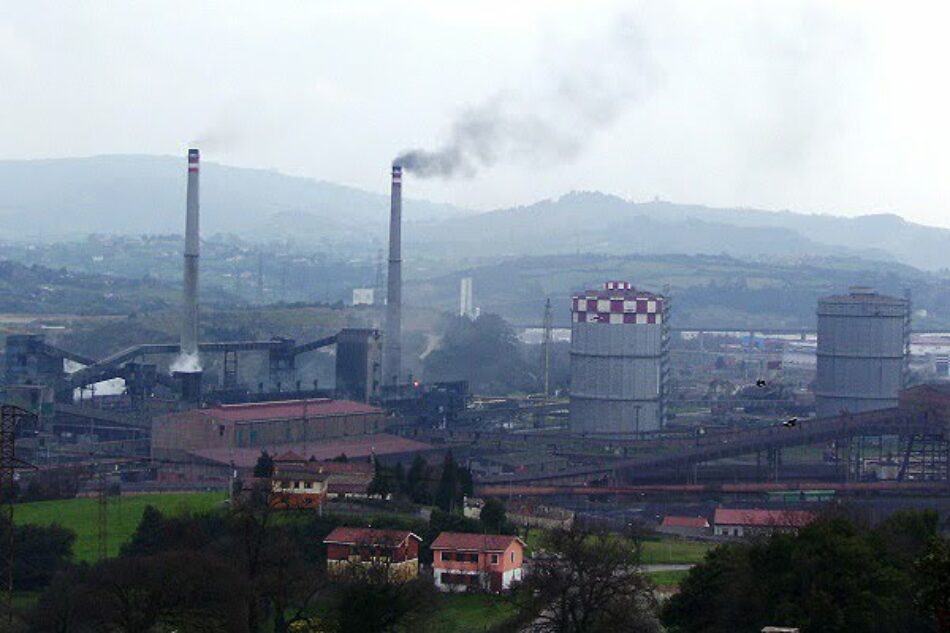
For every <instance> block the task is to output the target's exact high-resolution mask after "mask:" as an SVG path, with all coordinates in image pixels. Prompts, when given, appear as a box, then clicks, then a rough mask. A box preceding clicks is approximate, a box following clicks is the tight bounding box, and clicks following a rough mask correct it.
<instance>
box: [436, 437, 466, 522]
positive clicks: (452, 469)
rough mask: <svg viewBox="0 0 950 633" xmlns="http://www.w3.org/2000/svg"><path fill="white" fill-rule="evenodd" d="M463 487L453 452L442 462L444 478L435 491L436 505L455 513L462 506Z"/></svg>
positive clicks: (448, 453)
mask: <svg viewBox="0 0 950 633" xmlns="http://www.w3.org/2000/svg"><path fill="white" fill-rule="evenodd" d="M462 496H463V493H462V485H461V482H460V480H459V467H458V464H456V463H455V458H454V457H453V456H452V451H449V452H447V453H446V454H445V460H443V462H442V476H441V477H440V479H439V487H438V488H437V489H436V491H435V504H436V505H437V506H439V507H440V508H441V509H443V510H445V511H446V512H453V511H454V510H455V509H456V508H457V507H459V506H461V505H462Z"/></svg>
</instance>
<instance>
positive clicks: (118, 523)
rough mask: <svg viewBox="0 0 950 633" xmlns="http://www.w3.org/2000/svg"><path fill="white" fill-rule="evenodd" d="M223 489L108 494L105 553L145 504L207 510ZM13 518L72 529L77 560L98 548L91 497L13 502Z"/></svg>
mask: <svg viewBox="0 0 950 633" xmlns="http://www.w3.org/2000/svg"><path fill="white" fill-rule="evenodd" d="M225 498H226V496H225V494H224V493H223V492H198V493H169V494H149V495H129V496H122V497H109V506H108V543H107V548H108V554H109V556H115V555H116V554H118V553H119V548H120V547H121V546H122V545H123V544H124V543H126V542H128V540H129V538H130V537H131V536H132V533H133V532H135V528H136V527H138V524H139V521H140V520H141V518H142V512H144V511H145V506H148V505H152V506H155V507H156V508H158V509H159V510H160V511H162V512H163V513H165V514H179V513H183V512H189V511H191V512H201V511H204V510H210V509H212V508H214V507H216V506H217V505H219V504H220V503H221V502H223V501H224V500H225ZM14 520H15V521H16V522H17V523H19V524H27V523H32V524H34V525H50V524H53V523H58V524H60V525H62V526H63V527H67V528H69V529H71V530H73V531H74V532H75V533H76V544H75V545H74V546H73V553H74V555H75V558H76V560H78V561H93V560H95V559H96V558H97V556H98V551H99V545H98V543H99V528H98V525H99V505H98V500H97V499H96V498H94V497H89V498H80V499H67V500H62V501H37V502H34V503H24V504H20V505H17V506H16V507H15V509H14Z"/></svg>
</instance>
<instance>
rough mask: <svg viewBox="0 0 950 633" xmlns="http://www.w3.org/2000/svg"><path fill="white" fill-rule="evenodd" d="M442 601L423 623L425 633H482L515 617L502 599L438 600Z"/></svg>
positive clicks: (451, 596)
mask: <svg viewBox="0 0 950 633" xmlns="http://www.w3.org/2000/svg"><path fill="white" fill-rule="evenodd" d="M441 601H442V604H441V605H440V606H439V609H438V610H437V611H436V613H435V614H434V615H433V617H432V619H431V620H429V621H428V622H427V623H426V627H425V630H426V631H427V633H450V632H451V633H484V631H489V630H491V629H492V628H493V627H496V626H498V625H499V624H501V623H502V622H504V621H505V620H507V619H509V618H511V617H512V616H513V615H514V614H515V607H514V606H513V605H512V604H511V603H509V602H507V601H506V600H505V598H504V597H502V596H495V595H487V594H480V593H472V594H467V593H459V594H447V595H444V596H441Z"/></svg>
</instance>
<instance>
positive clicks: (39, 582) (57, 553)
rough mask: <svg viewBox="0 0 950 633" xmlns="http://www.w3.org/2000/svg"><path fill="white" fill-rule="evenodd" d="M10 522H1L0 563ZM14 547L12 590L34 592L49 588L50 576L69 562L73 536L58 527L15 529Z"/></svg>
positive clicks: (4, 556)
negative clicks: (47, 586) (13, 588)
mask: <svg viewBox="0 0 950 633" xmlns="http://www.w3.org/2000/svg"><path fill="white" fill-rule="evenodd" d="M10 529H11V525H10V521H9V519H8V518H6V517H2V518H0V561H6V560H7V556H9V553H10V552H9V548H10ZM12 529H13V544H14V548H15V550H14V551H15V553H16V556H15V557H14V562H13V586H14V587H16V588H17V590H20V591H35V590H37V589H41V588H43V587H45V586H46V585H48V584H49V583H50V581H51V580H52V578H53V576H54V575H55V574H56V573H57V572H58V571H60V570H62V569H66V568H67V567H68V566H69V564H70V563H71V562H72V557H73V543H74V542H75V541H76V535H75V534H74V533H73V532H72V531H71V530H67V529H65V528H63V527H60V526H58V525H51V526H39V525H16V526H13V527H12Z"/></svg>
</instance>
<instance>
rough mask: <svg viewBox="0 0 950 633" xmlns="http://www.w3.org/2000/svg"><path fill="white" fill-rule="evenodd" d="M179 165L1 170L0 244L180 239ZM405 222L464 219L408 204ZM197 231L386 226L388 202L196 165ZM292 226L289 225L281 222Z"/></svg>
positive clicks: (43, 165) (269, 234)
mask: <svg viewBox="0 0 950 633" xmlns="http://www.w3.org/2000/svg"><path fill="white" fill-rule="evenodd" d="M185 178H186V171H185V160H184V157H181V158H176V157H174V156H149V155H104V156H92V157H88V158H62V159H43V160H16V161H11V160H7V161H0V237H44V238H46V239H50V238H57V239H58V238H62V237H70V236H72V237H75V236H81V235H86V234H89V233H121V234H129V233H132V234H140V233H149V234H156V233H180V232H182V231H183V227H184V208H185V207H184V205H185ZM404 206H405V217H406V220H407V221H409V222H412V221H416V220H420V219H432V218H435V217H439V218H445V217H449V216H454V215H458V214H460V213H466V212H467V211H465V210H463V209H460V208H458V207H454V206H452V205H448V204H439V203H432V202H427V201H423V200H414V199H411V198H410V199H407V200H406V201H405V205H404ZM201 212H202V231H203V232H205V233H206V234H209V235H210V234H213V233H237V234H240V235H244V236H248V237H254V238H262V237H263V238H280V237H285V236H286V235H293V234H294V233H295V231H294V226H293V224H294V222H295V221H297V222H299V221H300V218H307V217H308V216H313V218H315V219H316V221H317V223H318V226H319V228H320V230H321V232H322V234H324V235H325V234H327V233H330V234H337V233H339V232H341V231H343V232H346V231H350V230H352V229H353V228H354V227H362V228H363V230H364V232H365V231H367V230H369V231H372V232H373V233H374V234H376V235H380V234H385V231H386V230H387V227H388V217H389V198H388V196H385V195H383V194H377V193H371V192H368V191H364V190H361V189H356V188H354V187H347V186H344V185H338V184H333V183H329V182H322V181H317V180H313V179H310V178H302V177H297V176H288V175H286V174H281V173H278V172H276V171H270V170H264V169H249V168H243V167H230V166H226V165H221V164H218V163H214V162H208V161H206V162H203V163H202V166H201ZM287 218H289V219H290V220H289V221H287V220H286V219H287Z"/></svg>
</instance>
